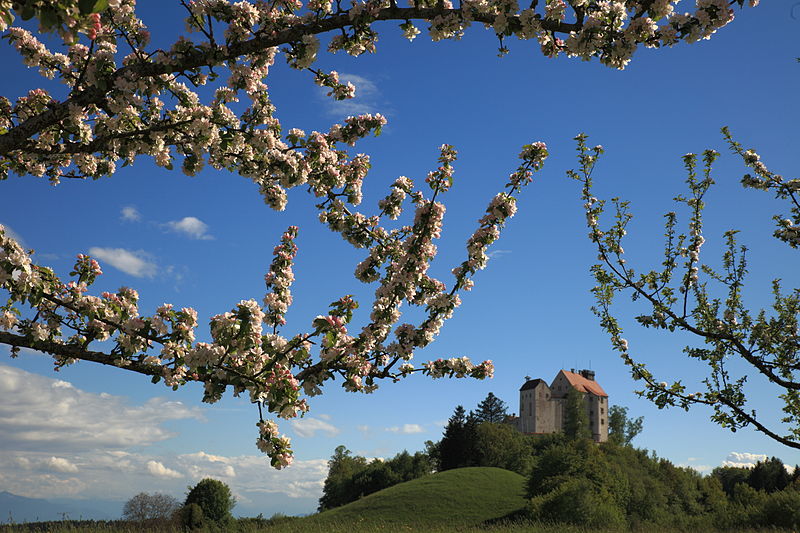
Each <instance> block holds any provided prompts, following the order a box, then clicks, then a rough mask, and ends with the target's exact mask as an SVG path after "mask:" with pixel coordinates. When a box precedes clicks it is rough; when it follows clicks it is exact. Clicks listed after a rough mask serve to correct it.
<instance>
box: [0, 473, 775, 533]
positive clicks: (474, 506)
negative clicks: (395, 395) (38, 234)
mask: <svg viewBox="0 0 800 533" xmlns="http://www.w3.org/2000/svg"><path fill="white" fill-rule="evenodd" d="M524 485H525V478H523V477H522V476H520V475H519V474H516V473H514V472H509V471H508V470H502V469H500V468H488V467H480V468H460V469H456V470H448V471H446V472H441V473H438V474H434V475H430V476H426V477H423V478H419V479H416V480H413V481H409V482H407V483H401V484H399V485H395V486H394V487H389V488H388V489H384V490H382V491H379V492H376V493H374V494H370V495H369V496H366V497H364V498H361V499H360V500H358V501H355V502H353V503H350V504H347V505H344V506H342V507H339V508H336V509H331V510H330V511H325V512H323V513H319V514H315V515H311V516H307V517H302V518H298V517H277V516H276V517H274V518H272V519H269V520H264V519H239V520H237V521H235V522H234V523H232V524H231V525H230V527H228V528H226V529H225V530H224V532H223V530H220V529H213V530H206V531H204V532H203V533H227V532H228V531H229V532H231V533H388V532H414V533H630V532H629V531H628V530H619V529H605V528H585V527H578V526H571V525H566V524H542V523H536V522H529V521H519V520H517V521H514V520H513V518H512V514H513V513H514V512H515V511H519V510H521V509H523V508H524V506H525V503H526V500H525V498H524V491H525V488H524ZM504 517H508V518H507V519H506V518H504ZM34 531H36V532H42V533H179V532H181V531H182V530H181V529H180V528H178V527H176V526H174V525H172V526H168V525H164V526H161V527H151V528H145V527H142V525H141V524H135V523H125V522H106V523H101V522H98V523H86V522H84V523H81V522H78V521H74V522H61V523H59V522H51V523H39V524H20V525H13V526H12V525H6V526H4V525H0V533H22V532H34ZM766 531H767V530H751V529H747V530H740V531H737V532H736V533H759V532H761V533H766ZM769 531H773V532H774V531H775V530H769ZM645 532H646V533H679V532H680V530H677V529H668V530H665V529H658V530H654V529H652V528H649V529H643V530H641V532H636V533H645ZM198 533H200V532H198ZM687 533H688V532H687ZM692 533H694V532H692ZM701 533H702V532H701Z"/></svg>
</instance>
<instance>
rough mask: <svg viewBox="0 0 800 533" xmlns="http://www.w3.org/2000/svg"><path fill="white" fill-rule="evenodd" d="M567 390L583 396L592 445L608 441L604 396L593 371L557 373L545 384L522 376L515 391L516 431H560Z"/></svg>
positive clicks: (604, 393) (605, 395) (561, 429)
mask: <svg viewBox="0 0 800 533" xmlns="http://www.w3.org/2000/svg"><path fill="white" fill-rule="evenodd" d="M570 388H572V389H576V390H577V391H578V392H582V393H583V399H584V408H585V409H586V414H587V416H588V417H589V429H590V431H591V433H592V438H593V439H594V440H595V442H606V441H607V440H608V394H606V392H605V391H604V390H603V387H601V386H600V384H599V383H597V381H595V379H594V371H593V370H579V371H577V372H575V369H574V368H573V369H572V370H570V371H569V372H567V371H566V370H561V371H559V373H558V374H557V375H556V377H555V379H554V380H553V382H552V383H551V384H550V385H548V384H547V383H546V382H545V381H544V380H542V379H531V378H530V377H527V376H526V377H525V384H524V385H522V387H521V388H520V389H519V418H517V419H516V420H515V423H516V426H517V429H518V430H519V431H521V432H523V433H560V432H562V431H564V422H565V420H564V418H565V417H564V411H565V406H566V403H567V393H568V392H569V390H570Z"/></svg>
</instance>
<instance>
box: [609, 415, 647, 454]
mask: <svg viewBox="0 0 800 533" xmlns="http://www.w3.org/2000/svg"><path fill="white" fill-rule="evenodd" d="M643 426H644V417H643V416H640V417H638V418H628V408H627V407H622V406H620V405H612V406H611V407H610V408H609V409H608V440H610V441H612V442H616V443H617V444H621V445H624V446H629V445H630V443H631V441H632V440H633V439H634V438H635V437H636V435H638V434H639V433H641V432H642V429H643Z"/></svg>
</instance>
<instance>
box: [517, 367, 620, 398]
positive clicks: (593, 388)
mask: <svg viewBox="0 0 800 533" xmlns="http://www.w3.org/2000/svg"><path fill="white" fill-rule="evenodd" d="M561 372H563V374H564V377H566V378H567V381H569V384H570V385H572V386H573V387H575V388H576V389H577V390H579V391H580V392H588V393H591V394H594V395H595V396H602V397H604V398H608V394H606V391H604V390H603V387H601V386H600V384H599V383H597V382H596V381H593V380H591V379H586V378H585V377H583V376H581V375H580V374H576V373H574V372H568V371H566V370H562V371H561ZM526 385H527V383H526Z"/></svg>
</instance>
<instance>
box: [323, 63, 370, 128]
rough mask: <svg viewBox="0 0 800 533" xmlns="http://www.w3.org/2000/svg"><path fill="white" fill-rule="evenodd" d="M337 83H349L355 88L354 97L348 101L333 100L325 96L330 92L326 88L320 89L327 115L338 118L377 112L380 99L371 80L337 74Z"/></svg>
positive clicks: (341, 73) (352, 75)
mask: <svg viewBox="0 0 800 533" xmlns="http://www.w3.org/2000/svg"><path fill="white" fill-rule="evenodd" d="M339 82H340V83H347V82H350V83H352V84H353V85H355V86H356V95H355V97H354V98H350V99H348V100H334V99H333V98H332V97H330V96H327V93H328V92H329V91H330V89H328V88H327V87H320V96H321V97H322V98H323V99H324V100H325V101H326V103H327V106H328V114H330V115H335V116H338V117H346V116H348V115H362V114H364V113H376V112H378V111H379V110H378V106H379V100H380V97H381V94H380V91H379V90H378V86H377V85H375V83H374V82H372V81H371V80H369V79H367V78H365V77H363V76H358V75H356V74H347V73H344V72H340V73H339Z"/></svg>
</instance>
